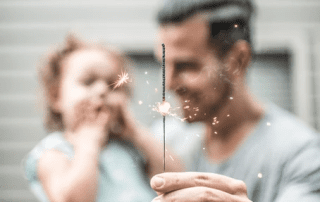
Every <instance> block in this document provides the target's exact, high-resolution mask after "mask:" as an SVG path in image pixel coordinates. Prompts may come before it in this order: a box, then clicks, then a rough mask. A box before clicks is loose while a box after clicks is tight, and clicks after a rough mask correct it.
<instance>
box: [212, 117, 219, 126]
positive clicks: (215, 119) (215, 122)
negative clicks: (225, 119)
mask: <svg viewBox="0 0 320 202" xmlns="http://www.w3.org/2000/svg"><path fill="white" fill-rule="evenodd" d="M218 123H219V121H218V120H217V117H214V118H213V122H212V125H216V124H218Z"/></svg>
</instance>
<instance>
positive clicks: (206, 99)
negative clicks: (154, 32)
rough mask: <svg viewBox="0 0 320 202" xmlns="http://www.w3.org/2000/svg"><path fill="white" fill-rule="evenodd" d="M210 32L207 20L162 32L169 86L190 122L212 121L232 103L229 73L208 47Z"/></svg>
mask: <svg viewBox="0 0 320 202" xmlns="http://www.w3.org/2000/svg"><path fill="white" fill-rule="evenodd" d="M207 29H208V26H207V24H206V21H205V20H203V19H201V18H200V17H194V18H191V19H188V20H187V21H185V22H183V23H182V24H178V25H171V24H169V25H166V26H161V27H160V31H159V37H160V38H159V39H160V43H164V44H165V50H166V54H165V62H166V86H167V87H168V89H169V90H172V91H173V92H174V93H175V94H176V95H177V97H178V98H179V102H180V104H181V107H182V109H183V113H184V116H185V118H186V120H187V121H188V122H196V121H206V120H208V121H209V120H211V121H212V117H214V116H215V115H216V114H217V112H218V111H219V110H220V109H221V108H222V107H223V106H224V104H225V103H227V102H228V101H229V99H230V93H231V87H232V86H231V84H230V82H229V81H228V74H227V70H226V69H225V68H224V65H223V63H222V60H220V59H219V58H217V56H216V53H215V52H214V50H213V49H212V48H210V47H209V46H208V35H209V32H208V30H207ZM159 45H161V44H159ZM158 47H159V48H158V49H157V50H158V51H159V52H158V54H157V56H159V60H161V59H160V57H161V55H162V52H161V51H162V49H161V48H160V46H158Z"/></svg>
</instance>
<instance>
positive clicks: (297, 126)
mask: <svg viewBox="0 0 320 202" xmlns="http://www.w3.org/2000/svg"><path fill="white" fill-rule="evenodd" d="M268 110H269V111H268V113H267V114H266V116H267V117H265V119H266V123H265V125H266V126H264V127H265V136H266V137H265V138H267V140H268V141H267V143H269V144H270V148H272V147H273V149H275V150H276V152H294V151H297V150H300V149H303V148H306V147H307V146H308V145H309V144H313V143H314V142H319V137H320V135H319V134H318V132H317V131H316V130H315V129H313V128H312V127H311V126H309V125H307V124H306V123H304V122H303V121H302V120H300V119H299V118H298V117H296V116H295V115H293V114H292V113H290V112H288V111H286V110H284V109H282V108H280V107H278V106H275V105H270V106H269V107H268Z"/></svg>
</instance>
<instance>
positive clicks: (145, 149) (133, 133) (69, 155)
mask: <svg viewBox="0 0 320 202" xmlns="http://www.w3.org/2000/svg"><path fill="white" fill-rule="evenodd" d="M124 72H125V59H124V57H122V56H121V55H120V54H119V53H118V52H116V51H114V50H110V49H107V48H105V47H102V46H101V45H99V44H88V43H85V42H82V41H80V40H78V39H76V38H75V37H74V36H69V37H67V39H66V42H65V45H64V47H63V48H62V49H61V50H58V51H57V52H55V53H54V54H52V55H51V56H49V57H48V59H47V60H46V64H45V65H44V66H42V68H41V71H40V78H41V82H42V85H43V89H44V93H45V98H46V107H47V114H46V116H45V117H46V121H45V126H46V128H47V130H48V131H49V132H52V133H51V134H49V135H48V136H47V137H46V138H44V139H43V140H42V141H41V142H40V143H39V144H38V145H37V146H36V147H35V148H34V149H33V150H32V151H31V152H30V154H29V155H28V157H27V160H26V164H25V166H26V167H25V172H26V176H27V178H28V180H29V182H30V186H31V189H32V191H33V192H34V193H35V194H36V196H37V197H38V198H39V199H40V200H41V201H95V200H97V201H112V202H117V201H121V202H124V201H143V202H144V201H151V200H152V198H153V197H154V196H155V195H156V194H155V193H154V191H152V189H151V188H150V185H149V180H148V178H147V177H146V176H149V177H152V176H153V175H155V174H157V173H160V172H163V151H162V146H161V145H160V144H159V143H158V142H156V141H155V140H154V139H153V138H152V137H151V136H150V135H149V134H147V133H146V132H145V131H144V130H142V129H141V127H137V126H136V123H135V121H134V119H133V117H132V116H131V115H130V113H129V111H128V109H127V102H128V98H129V95H130V89H129V86H128V85H127V84H126V83H124V84H123V85H120V86H119V85H116V82H117V80H118V79H119V76H118V75H121V73H124ZM168 155H169V154H168ZM171 155H172V154H171ZM178 170H180V165H179V164H178V161H177V159H176V161H175V162H171V163H170V162H169V163H167V164H166V171H178ZM146 174H147V175H146Z"/></svg>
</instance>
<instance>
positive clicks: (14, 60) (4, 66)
mask: <svg viewBox="0 0 320 202" xmlns="http://www.w3.org/2000/svg"><path fill="white" fill-rule="evenodd" d="M42 55H43V54H42V52H39V51H38V52H32V51H30V52H29V51H25V52H21V51H20V52H2V53H1V52H0V73H1V71H8V70H10V71H17V70H23V71H24V70H28V71H33V72H35V71H36V68H37V65H38V61H40V58H41V56H42Z"/></svg>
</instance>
